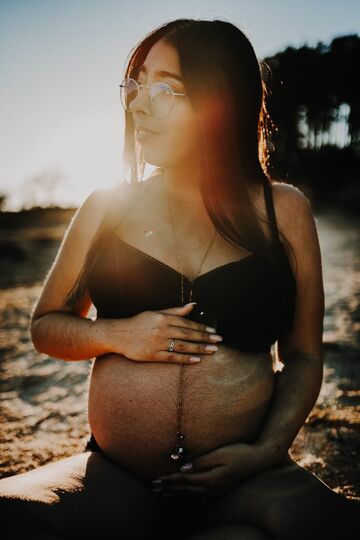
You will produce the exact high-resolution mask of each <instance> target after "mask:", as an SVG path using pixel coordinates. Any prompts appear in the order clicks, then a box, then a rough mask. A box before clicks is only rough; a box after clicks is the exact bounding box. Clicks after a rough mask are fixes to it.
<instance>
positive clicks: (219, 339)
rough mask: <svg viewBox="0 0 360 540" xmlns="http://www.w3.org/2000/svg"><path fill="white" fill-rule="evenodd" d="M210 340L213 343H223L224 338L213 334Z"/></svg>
mask: <svg viewBox="0 0 360 540" xmlns="http://www.w3.org/2000/svg"><path fill="white" fill-rule="evenodd" d="M210 339H211V341H222V339H223V338H222V337H221V336H218V335H217V334H212V335H211V336H210Z"/></svg>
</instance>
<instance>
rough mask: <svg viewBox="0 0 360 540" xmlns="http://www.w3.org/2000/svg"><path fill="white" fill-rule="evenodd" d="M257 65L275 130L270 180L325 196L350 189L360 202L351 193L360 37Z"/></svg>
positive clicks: (359, 109)
mask: <svg viewBox="0 0 360 540" xmlns="http://www.w3.org/2000/svg"><path fill="white" fill-rule="evenodd" d="M260 64H261V67H262V72H263V77H264V79H265V82H266V86H267V89H268V98H267V104H266V106H267V110H268V112H269V114H270V117H271V119H272V120H273V122H274V124H275V126H276V130H274V131H273V134H272V136H271V137H270V139H271V140H270V141H269V142H270V143H273V144H272V146H273V148H274V152H273V153H272V156H271V160H270V169H271V170H272V173H273V174H274V176H281V177H286V178H287V177H289V176H290V177H291V179H292V180H296V179H299V180H300V182H302V184H303V185H305V184H308V185H311V187H312V188H313V189H314V190H316V189H319V191H321V192H322V194H324V190H325V189H326V190H328V193H329V195H330V192H331V188H333V189H334V190H335V189H336V190H337V191H339V190H340V188H341V192H342V194H344V192H345V188H346V189H347V188H348V187H349V184H352V187H351V189H350V191H351V193H352V196H353V194H354V193H358V199H359V202H360V191H359V190H357V191H356V189H355V188H354V186H355V181H356V179H357V177H358V170H359V161H360V92H359V87H358V83H357V75H358V73H357V71H358V70H357V66H358V65H360V37H359V36H358V35H356V34H355V35H347V36H341V37H336V38H334V39H333V40H332V41H331V43H330V44H329V45H326V44H324V43H322V42H319V43H318V44H317V45H316V46H315V47H309V46H307V45H304V46H301V47H299V48H294V47H287V48H286V49H285V50H284V51H281V52H279V53H277V54H276V55H274V56H272V57H267V58H264V59H263V60H261V61H260ZM270 146H271V144H270ZM351 202H352V201H351ZM356 204H357V203H356Z"/></svg>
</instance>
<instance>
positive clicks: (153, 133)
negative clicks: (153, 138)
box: [135, 126, 158, 135]
mask: <svg viewBox="0 0 360 540" xmlns="http://www.w3.org/2000/svg"><path fill="white" fill-rule="evenodd" d="M135 129H136V131H138V132H139V133H142V132H143V133H151V134H152V135H157V134H158V132H157V131H153V130H152V129H148V128H145V127H142V126H135Z"/></svg>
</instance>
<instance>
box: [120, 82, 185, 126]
mask: <svg viewBox="0 0 360 540" xmlns="http://www.w3.org/2000/svg"><path fill="white" fill-rule="evenodd" d="M143 86H144V87H145V88H147V89H148V98H149V104H150V111H151V114H152V115H153V116H156V117H158V118H159V117H164V116H167V115H168V114H170V112H171V111H172V108H173V106H174V102H175V96H187V95H188V94H182V93H180V92H174V90H173V89H172V88H171V86H170V84H168V83H165V82H160V81H159V82H154V83H152V84H150V86H148V85H146V84H140V83H138V82H137V81H135V79H132V78H131V77H125V79H124V80H123V81H122V83H121V84H119V87H120V99H121V104H122V106H123V107H124V109H125V110H126V111H127V112H132V111H131V110H130V105H131V103H132V102H133V101H134V99H136V98H137V97H138V95H139V92H140V89H141V88H142V87H143Z"/></svg>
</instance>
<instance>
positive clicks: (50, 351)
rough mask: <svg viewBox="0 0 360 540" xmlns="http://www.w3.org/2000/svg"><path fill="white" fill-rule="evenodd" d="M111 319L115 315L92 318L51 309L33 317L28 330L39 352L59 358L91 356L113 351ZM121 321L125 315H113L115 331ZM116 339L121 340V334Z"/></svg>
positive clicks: (77, 358)
mask: <svg viewBox="0 0 360 540" xmlns="http://www.w3.org/2000/svg"><path fill="white" fill-rule="evenodd" d="M114 322H115V320H114V319H103V318H99V319H96V320H92V319H87V318H84V317H80V316H78V315H75V314H73V313H65V312H54V313H48V314H47V315H44V316H42V317H40V318H39V319H37V320H35V321H34V322H33V323H32V325H31V328H30V332H31V338H32V342H33V344H34V347H35V349H36V350H37V351H38V352H41V353H45V354H47V355H49V356H51V357H53V358H58V359H61V360H91V359H92V358H93V357H95V356H100V355H103V354H108V353H111V352H115V351H114V348H115V347H114V346H113V342H114V340H113V339H112V336H113V333H114V328H113V325H114ZM123 325H126V319H116V332H117V333H121V330H122V326H123ZM116 341H117V342H118V343H121V336H118V338H117V339H116ZM118 352H119V351H118Z"/></svg>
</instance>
